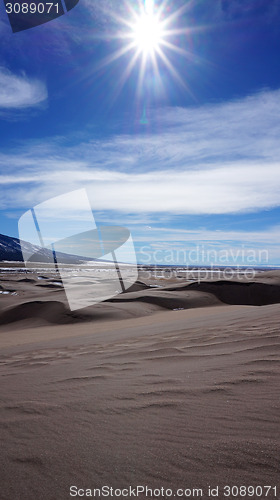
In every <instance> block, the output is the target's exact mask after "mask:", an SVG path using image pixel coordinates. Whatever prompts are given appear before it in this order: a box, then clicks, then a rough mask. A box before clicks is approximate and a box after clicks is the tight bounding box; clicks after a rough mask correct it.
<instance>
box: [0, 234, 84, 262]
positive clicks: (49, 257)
mask: <svg viewBox="0 0 280 500" xmlns="http://www.w3.org/2000/svg"><path fill="white" fill-rule="evenodd" d="M22 245H23V248H24V250H25V251H26V252H27V253H28V254H29V255H32V258H31V261H32V262H53V254H52V251H51V250H47V249H42V248H40V247H36V246H34V245H31V244H30V243H27V242H22ZM57 257H59V258H60V259H59V260H60V262H64V263H65V264H79V263H82V262H83V261H84V260H91V259H86V258H84V259H83V258H82V257H78V256H76V255H68V254H65V253H60V252H57ZM4 260H5V261H9V262H11V261H20V262H23V256H22V251H21V245H20V241H19V239H18V238H12V237H10V236H5V235H4V234H0V261H4Z"/></svg>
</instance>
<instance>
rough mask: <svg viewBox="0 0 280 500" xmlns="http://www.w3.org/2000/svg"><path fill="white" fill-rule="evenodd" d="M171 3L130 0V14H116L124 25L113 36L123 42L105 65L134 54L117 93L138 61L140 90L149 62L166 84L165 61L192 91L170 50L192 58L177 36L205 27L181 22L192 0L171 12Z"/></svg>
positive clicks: (169, 68)
mask: <svg viewBox="0 0 280 500" xmlns="http://www.w3.org/2000/svg"><path fill="white" fill-rule="evenodd" d="M135 4H136V5H135ZM169 4H170V0H161V1H160V0H159V2H155V0H138V1H137V2H132V1H130V2H129V1H126V3H125V5H126V9H125V10H126V12H127V15H126V16H117V15H116V14H112V16H113V18H114V22H115V23H116V22H117V24H118V25H120V26H121V28H120V29H119V30H118V32H117V33H116V34H115V35H112V38H114V39H117V40H118V41H119V42H120V43H121V46H120V47H119V48H118V50H116V51H115V52H113V53H111V54H110V55H109V56H108V57H107V58H106V59H105V60H104V61H103V62H102V66H105V65H107V64H110V63H112V62H114V61H117V60H119V59H121V58H123V57H124V56H127V55H128V54H129V53H130V54H131V57H130V59H128V62H127V65H126V67H125V69H124V70H123V72H122V77H121V79H120V81H119V82H118V90H117V93H119V92H120V91H121V89H122V87H123V85H124V84H125V82H126V81H127V80H128V79H129V77H130V75H131V73H132V71H133V69H134V68H135V66H136V65H137V64H138V65H139V77H138V82H137V91H138V92H139V91H141V89H142V87H143V81H144V78H145V74H146V69H147V66H149V68H151V67H152V69H153V72H154V74H155V77H156V79H157V82H158V85H159V86H162V79H161V71H160V67H162V65H163V66H165V67H166V68H167V70H168V72H169V73H170V74H171V75H172V77H173V78H174V79H175V80H176V81H177V82H178V83H179V84H180V85H182V86H183V87H184V88H185V89H186V90H188V91H190V90H189V88H188V85H187V82H186V81H185V80H184V79H183V78H182V77H181V76H180V73H179V72H178V71H177V69H176V66H175V65H174V64H173V62H172V61H171V58H170V54H171V53H172V52H173V53H177V54H178V55H179V56H183V57H186V58H191V57H192V54H191V52H189V51H188V50H187V49H186V48H184V49H183V48H181V47H180V46H178V45H177V43H176V41H175V42H174V40H176V39H177V37H178V35H185V36H186V35H188V34H191V33H192V32H193V31H196V30H198V29H201V28H199V27H196V28H194V27H188V26H185V27H182V26H180V27H179V26H178V25H179V24H180V23H179V20H180V18H181V17H182V14H183V13H184V12H185V11H186V10H187V8H188V7H190V5H191V2H190V0H189V1H186V3H185V4H184V6H183V7H180V8H179V9H177V10H175V11H173V12H171V13H167V10H168V5H169ZM173 59H174V58H173ZM126 60H127V58H126Z"/></svg>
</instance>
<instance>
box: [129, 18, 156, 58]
mask: <svg viewBox="0 0 280 500" xmlns="http://www.w3.org/2000/svg"><path fill="white" fill-rule="evenodd" d="M131 36H132V40H133V42H134V44H135V48H136V49H138V50H139V51H140V52H142V53H143V54H145V55H149V54H150V55H152V54H154V53H155V52H157V51H158V50H159V48H160V46H161V44H162V43H163V42H164V28H163V24H162V23H161V22H160V19H159V18H158V16H156V15H154V14H153V12H149V11H148V12H144V13H142V15H141V16H139V18H138V19H137V21H136V23H135V24H133V25H132V35H131Z"/></svg>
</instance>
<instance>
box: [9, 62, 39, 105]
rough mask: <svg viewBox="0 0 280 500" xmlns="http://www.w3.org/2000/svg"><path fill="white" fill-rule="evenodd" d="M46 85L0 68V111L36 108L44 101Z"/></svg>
mask: <svg viewBox="0 0 280 500" xmlns="http://www.w3.org/2000/svg"><path fill="white" fill-rule="evenodd" d="M47 97H48V92H47V88H46V85H45V84H44V83H43V82H41V81H39V80H35V79H31V78H28V77H27V76H26V75H15V74H14V73H12V72H11V71H9V70H8V69H6V68H4V67H0V110H1V109H2V110H3V109H4V110H10V109H16V110H20V109H24V108H30V107H34V106H38V105H40V104H42V103H43V102H44V101H46V99H47Z"/></svg>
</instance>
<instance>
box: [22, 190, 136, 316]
mask: <svg viewBox="0 0 280 500" xmlns="http://www.w3.org/2000/svg"><path fill="white" fill-rule="evenodd" d="M18 229H19V237H20V245H21V250H22V254H23V259H24V262H25V266H26V267H27V268H31V269H33V270H34V266H35V263H36V268H37V270H38V269H39V272H40V270H41V272H43V273H47V272H48V273H51V274H52V275H53V274H55V275H57V274H59V277H60V278H61V280H62V284H63V286H64V290H65V293H66V297H67V301H68V304H69V307H70V309H71V310H72V311H74V310H76V309H81V308H84V307H88V306H90V305H93V304H97V303H99V302H103V301H104V300H106V299H110V298H112V297H114V296H116V295H118V294H120V293H123V292H125V291H126V290H128V289H129V288H130V287H131V286H132V285H133V284H134V283H135V281H136V280H137V278H138V268H137V260H136V254H135V249H134V245H133V240H132V237H131V234H130V231H129V230H128V229H127V228H124V227H121V226H97V225H96V223H95V220H94V217H93V213H92V210H91V206H90V202H89V199H88V196H87V193H86V190H85V189H79V190H77V191H72V192H70V193H67V194H64V195H61V196H58V197H56V198H52V199H50V200H48V201H45V202H43V203H41V204H40V205H37V206H35V207H34V208H32V209H31V210H28V211H27V212H25V213H24V214H23V215H22V216H21V218H20V219H19V222H18Z"/></svg>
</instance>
